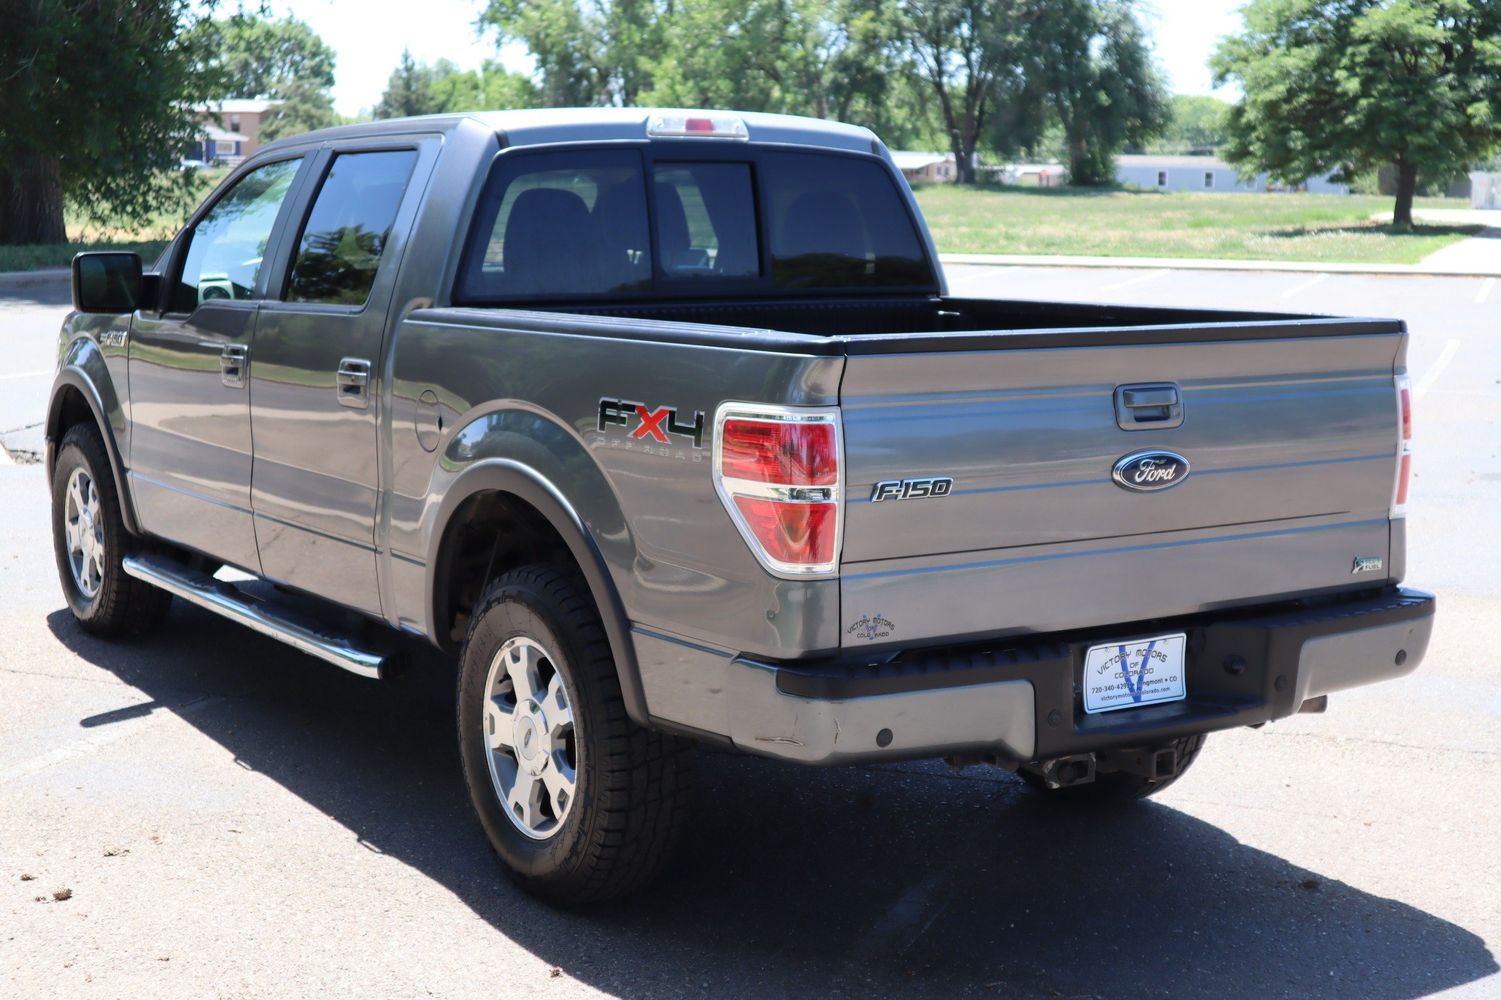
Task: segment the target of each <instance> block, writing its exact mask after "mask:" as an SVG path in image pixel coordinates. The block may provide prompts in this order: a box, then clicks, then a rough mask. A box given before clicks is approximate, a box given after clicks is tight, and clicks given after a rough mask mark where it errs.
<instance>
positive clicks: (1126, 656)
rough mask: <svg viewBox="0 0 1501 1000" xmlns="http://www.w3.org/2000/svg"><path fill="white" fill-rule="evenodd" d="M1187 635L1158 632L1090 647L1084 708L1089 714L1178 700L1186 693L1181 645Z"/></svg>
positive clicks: (1086, 668)
mask: <svg viewBox="0 0 1501 1000" xmlns="http://www.w3.org/2000/svg"><path fill="white" fill-rule="evenodd" d="M1187 644H1188V636H1187V635H1186V634H1185V633H1182V632H1179V633H1177V634H1176V635H1159V636H1157V637H1156V638H1155V639H1133V640H1131V641H1130V642H1109V643H1106V644H1104V645H1103V646H1091V647H1089V652H1088V653H1086V654H1084V678H1083V682H1082V684H1083V688H1084V711H1086V712H1088V713H1090V714H1091V715H1094V714H1097V713H1099V712H1114V711H1116V710H1117V709H1121V708H1139V707H1141V706H1142V705H1156V704H1158V703H1159V702H1164V701H1182V700H1183V699H1184V698H1185V697H1186V696H1187V694H1188V687H1187V684H1186V683H1185V678H1184V669H1183V648H1184V647H1185V646H1186V645H1187Z"/></svg>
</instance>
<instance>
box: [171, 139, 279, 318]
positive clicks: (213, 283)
mask: <svg viewBox="0 0 1501 1000" xmlns="http://www.w3.org/2000/svg"><path fill="white" fill-rule="evenodd" d="M301 165H302V160H300V159H292V160H278V161H277V162H275V163H268V164H266V165H265V166H263V167H257V168H256V169H255V170H252V171H251V172H250V173H248V174H246V175H245V176H244V177H241V178H240V179H239V180H238V181H237V182H236V183H235V186H234V187H232V188H230V189H229V191H228V192H226V193H225V194H224V196H223V197H221V198H220V199H219V200H218V201H217V202H215V203H214V207H213V208H211V209H209V210H208V214H207V215H205V216H204V217H203V218H202V219H200V220H199V221H198V225H196V226H195V227H193V232H192V234H191V235H190V236H189V237H188V249H187V253H186V254H185V255H184V258H183V266H182V271H181V273H180V276H179V277H178V279H177V283H176V284H175V285H174V286H173V288H172V301H171V310H172V312H179V313H190V312H192V311H193V310H194V309H196V308H198V306H199V305H200V304H202V303H204V302H208V301H211V300H213V299H248V298H250V297H251V296H253V295H254V294H255V286H256V280H257V279H258V278H259V277H260V273H261V265H262V263H264V261H265V257H266V245H267V244H268V243H269V242H270V240H271V230H272V229H273V228H275V226H276V215H277V213H278V212H280V211H281V204H282V202H283V201H285V200H286V197H287V192H288V191H290V190H291V189H292V179H293V178H294V177H296V176H297V168H298V167H299V166H301Z"/></svg>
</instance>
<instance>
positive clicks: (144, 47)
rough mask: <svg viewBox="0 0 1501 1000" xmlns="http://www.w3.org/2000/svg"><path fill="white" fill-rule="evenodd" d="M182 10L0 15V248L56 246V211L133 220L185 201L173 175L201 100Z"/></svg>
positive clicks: (126, 4)
mask: <svg viewBox="0 0 1501 1000" xmlns="http://www.w3.org/2000/svg"><path fill="white" fill-rule="evenodd" d="M199 9H200V7H199V5H198V4H197V3H194V2H193V0H11V2H8V3H5V4H0V243H57V242H62V241H63V240H65V239H66V232H65V229H64V225H63V200H64V198H65V197H66V198H68V199H69V200H70V201H72V202H73V203H74V204H76V205H77V206H78V207H79V208H81V209H82V210H83V211H84V212H85V213H88V214H91V215H94V216H96V217H103V216H105V215H110V216H118V217H123V218H144V217H145V216H147V215H149V214H150V213H151V212H153V211H156V210H159V209H160V208H161V207H162V206H163V205H164V204H169V203H171V202H173V201H174V200H180V199H181V198H183V197H185V196H186V195H188V194H190V193H191V191H192V190H193V185H192V179H191V178H190V177H189V176H188V175H187V174H186V173H185V172H184V171H182V170H181V169H180V168H179V166H178V164H179V161H180V158H181V156H182V152H183V150H184V149H186V148H187V146H188V145H189V144H190V143H191V142H192V141H193V140H194V139H195V138H196V137H197V135H198V125H197V122H196V120H195V118H196V116H195V115H194V114H193V113H192V111H191V110H190V109H191V105H192V104H194V103H196V102H200V101H203V100H205V99H206V98H208V97H209V96H211V95H210V93H209V92H208V85H207V81H206V79H205V77H204V74H203V69H202V68H203V66H204V64H205V62H206V60H207V53H205V52H204V51H203V50H202V48H201V46H202V42H201V39H199V38H198V36H197V35H196V33H195V32H193V31H192V30H191V28H192V25H193V24H194V23H195V18H196V16H197V15H196V11H198V10H199Z"/></svg>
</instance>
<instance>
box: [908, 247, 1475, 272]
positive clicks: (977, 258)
mask: <svg viewBox="0 0 1501 1000" xmlns="http://www.w3.org/2000/svg"><path fill="white" fill-rule="evenodd" d="M938 259H939V260H940V261H942V262H943V263H945V264H977V265H981V266H989V267H1080V268H1104V269H1110V270H1129V269H1140V270H1154V271H1161V270H1168V271H1292V272H1303V273H1309V274H1381V275H1388V276H1391V275H1400V276H1403V277H1410V278H1494V277H1497V276H1498V275H1501V269H1497V270H1491V271H1484V270H1473V269H1466V268H1446V269H1438V268H1432V267H1424V266H1423V265H1422V264H1333V263H1319V262H1317V261H1302V260H1196V259H1193V258H1188V257H1183V258H1179V257H1062V256H1047V255H1042V254H991V253H941V254H939V255H938Z"/></svg>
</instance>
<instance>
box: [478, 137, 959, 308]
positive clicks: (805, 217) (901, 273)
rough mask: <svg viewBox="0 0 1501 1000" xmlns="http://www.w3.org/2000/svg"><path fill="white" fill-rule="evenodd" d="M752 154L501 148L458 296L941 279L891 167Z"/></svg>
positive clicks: (624, 294) (883, 284)
mask: <svg viewBox="0 0 1501 1000" xmlns="http://www.w3.org/2000/svg"><path fill="white" fill-rule="evenodd" d="M682 150H683V147H681V146H679V147H675V148H674V149H673V150H672V152H674V153H676V152H681V151H682ZM745 153H746V155H745V159H744V160H743V161H741V160H738V159H715V160H712V161H710V160H704V161H693V160H690V159H687V158H683V159H669V158H666V157H664V158H662V159H656V160H653V159H651V157H650V155H649V154H648V155H646V156H643V154H642V153H641V152H640V151H638V150H636V149H594V150H577V149H575V150H567V151H560V152H551V153H530V152H528V153H518V154H511V155H508V156H503V157H501V158H500V159H498V160H497V161H496V166H495V169H494V170H493V171H492V173H491V175H490V178H489V180H488V181H487V182H486V185H485V190H484V193H483V194H482V196H481V198H480V202H479V205H478V206H477V208H476V210H475V217H474V222H473V225H472V226H471V228H470V232H469V237H468V243H467V245H466V247H465V254H464V263H463V265H462V268H461V272H460V275H459V280H458V284H457V287H456V288H455V292H454V299H455V301H457V302H460V303H504V302H507V301H514V300H518V299H565V300H566V299H579V298H638V297H641V296H643V295H648V294H653V293H655V294H657V295H660V296H664V297H681V296H685V295H687V296H708V295H715V296H726V295H749V294H755V293H758V292H760V293H765V292H769V291H772V290H774V289H783V290H789V291H790V290H823V291H832V290H847V289H875V288H890V289H897V288H904V289H913V288H916V289H924V290H927V289H931V288H932V286H933V285H934V278H933V273H932V271H931V269H930V266H929V264H928V261H927V257H926V254H925V252H924V246H923V243H922V241H921V239H920V237H919V235H918V232H917V228H916V226H915V224H914V221H913V218H912V216H911V214H910V213H909V212H908V210H907V205H906V203H905V201H904V199H903V198H902V197H901V193H900V191H899V189H898V187H897V185H896V184H895V182H894V180H893V178H892V176H891V174H890V173H889V172H888V170H887V169H886V167H885V165H884V164H882V163H879V162H877V161H874V160H867V159H861V158H857V157H852V156H839V155H835V154H819V153H783V152H768V151H758V150H756V149H754V148H748V149H746V150H745Z"/></svg>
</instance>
